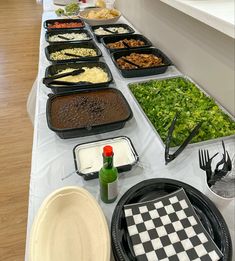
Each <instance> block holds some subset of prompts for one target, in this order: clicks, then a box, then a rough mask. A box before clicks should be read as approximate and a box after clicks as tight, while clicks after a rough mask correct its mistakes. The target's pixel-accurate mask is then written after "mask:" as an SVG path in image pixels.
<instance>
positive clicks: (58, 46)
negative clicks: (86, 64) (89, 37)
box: [45, 41, 102, 64]
mask: <svg viewBox="0 0 235 261" xmlns="http://www.w3.org/2000/svg"><path fill="white" fill-rule="evenodd" d="M71 48H88V49H94V50H95V51H96V53H97V55H96V56H84V57H74V58H72V59H65V60H56V61H55V60H52V59H51V58H50V54H51V53H53V52H56V51H61V50H63V49H71ZM45 54H46V57H47V59H48V60H49V61H50V62H51V63H54V64H61V63H72V62H80V61H98V60H99V58H100V57H101V56H102V52H101V50H100V49H99V47H98V46H97V45H96V44H95V42H94V41H86V42H81V43H63V44H62V43H60V44H53V45H49V46H47V47H46V48H45Z"/></svg>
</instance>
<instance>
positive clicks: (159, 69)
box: [111, 48, 172, 78]
mask: <svg viewBox="0 0 235 261" xmlns="http://www.w3.org/2000/svg"><path fill="white" fill-rule="evenodd" d="M131 53H143V54H153V55H156V56H157V57H161V58H162V59H163V63H164V65H160V66H156V67H149V68H138V69H120V68H119V66H118V64H117V62H116V60H117V59H118V58H120V57H122V56H127V55H130V54H131ZM111 58H112V60H113V63H114V64H115V66H116V67H117V69H118V70H119V72H120V73H121V74H122V76H123V77H125V78H132V77H143V76H149V75H155V74H161V73H164V72H165V71H166V70H167V68H168V67H169V66H170V65H172V62H171V60H170V59H169V58H168V57H167V56H166V55H165V54H164V53H163V52H162V51H160V50H159V49H157V48H139V49H131V50H125V51H116V52H114V53H112V54H111Z"/></svg>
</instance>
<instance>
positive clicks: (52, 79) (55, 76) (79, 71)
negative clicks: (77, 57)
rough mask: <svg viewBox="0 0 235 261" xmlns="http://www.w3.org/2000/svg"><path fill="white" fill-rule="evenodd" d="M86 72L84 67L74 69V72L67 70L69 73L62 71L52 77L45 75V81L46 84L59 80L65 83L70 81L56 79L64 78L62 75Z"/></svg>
mask: <svg viewBox="0 0 235 261" xmlns="http://www.w3.org/2000/svg"><path fill="white" fill-rule="evenodd" d="M83 72H85V70H84V69H77V70H74V71H72V72H67V73H60V74H56V75H53V76H50V77H45V78H43V83H44V84H51V83H52V82H55V83H58V82H63V83H68V82H64V81H54V80H56V79H59V78H62V77H66V76H74V75H78V74H81V73H83Z"/></svg>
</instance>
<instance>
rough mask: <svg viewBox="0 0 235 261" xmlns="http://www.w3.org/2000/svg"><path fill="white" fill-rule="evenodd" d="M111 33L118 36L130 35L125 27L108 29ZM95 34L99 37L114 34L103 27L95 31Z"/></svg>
mask: <svg viewBox="0 0 235 261" xmlns="http://www.w3.org/2000/svg"><path fill="white" fill-rule="evenodd" d="M106 29H108V30H109V31H111V32H113V33H116V34H126V33H129V30H127V29H125V28H123V27H108V28H106ZM94 32H95V34H97V35H110V34H112V33H111V32H108V31H105V30H104V28H103V27H99V28H97V29H95V30H94Z"/></svg>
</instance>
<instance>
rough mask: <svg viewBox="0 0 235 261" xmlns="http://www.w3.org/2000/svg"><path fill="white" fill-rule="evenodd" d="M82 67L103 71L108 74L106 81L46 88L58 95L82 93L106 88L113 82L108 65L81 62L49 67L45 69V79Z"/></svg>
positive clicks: (52, 85) (53, 85)
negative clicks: (69, 69)
mask: <svg viewBox="0 0 235 261" xmlns="http://www.w3.org/2000/svg"><path fill="white" fill-rule="evenodd" d="M82 67H88V68H92V67H99V68H101V69H103V70H104V71H105V72H106V73H107V74H108V81H107V82H102V83H93V84H92V83H86V82H83V83H77V84H76V85H73V86H71V85H66V84H65V85H55V84H46V86H47V87H48V88H50V89H51V90H52V92H53V93H55V94H59V93H65V92H74V91H83V90H91V89H96V88H100V87H107V86H109V84H110V83H111V82H112V81H113V76H112V73H111V71H110V69H109V67H108V65H107V64H106V63H103V62H81V63H67V64H55V65H50V66H49V67H47V68H46V71H45V77H50V76H53V75H55V74H57V73H58V72H60V71H62V70H65V69H66V68H72V69H80V68H82ZM58 80H59V79H58Z"/></svg>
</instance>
